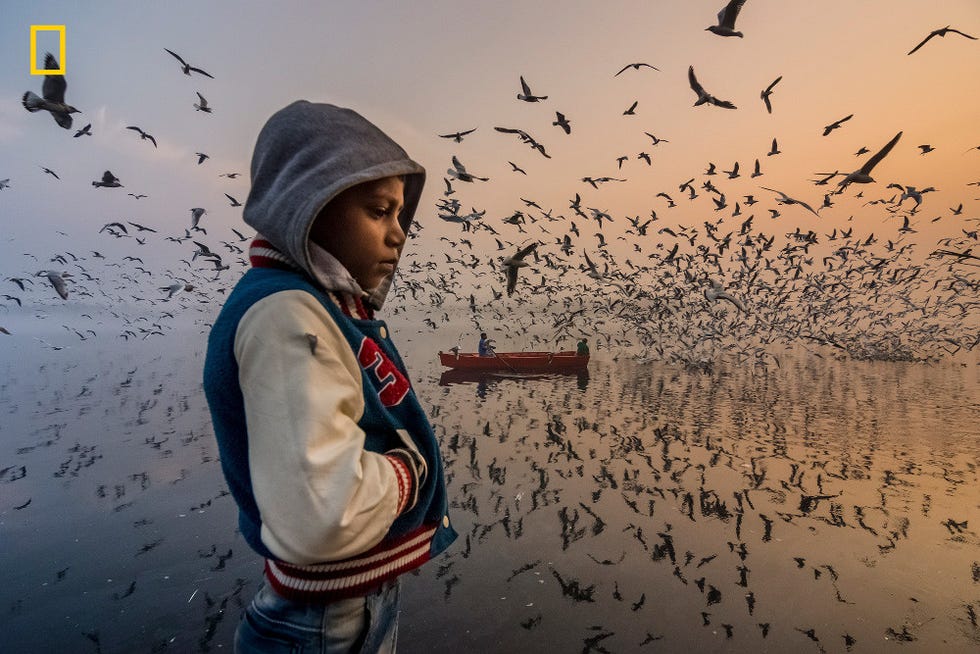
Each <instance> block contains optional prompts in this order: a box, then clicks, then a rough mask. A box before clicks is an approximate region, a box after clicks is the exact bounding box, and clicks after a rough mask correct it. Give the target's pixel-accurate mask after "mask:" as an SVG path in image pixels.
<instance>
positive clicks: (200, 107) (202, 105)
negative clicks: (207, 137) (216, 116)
mask: <svg viewBox="0 0 980 654" xmlns="http://www.w3.org/2000/svg"><path fill="white" fill-rule="evenodd" d="M197 99H198V101H197V102H195V103H194V109H196V110H197V111H203V112H204V113H206V114H209V113H211V107H210V106H208V101H207V100H206V99H205V97H204V96H203V95H201V92H200V91H197Z"/></svg>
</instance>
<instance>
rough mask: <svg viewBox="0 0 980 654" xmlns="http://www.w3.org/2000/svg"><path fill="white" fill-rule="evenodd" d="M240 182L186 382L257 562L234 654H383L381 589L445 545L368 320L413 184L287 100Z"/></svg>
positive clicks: (396, 250) (390, 632)
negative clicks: (197, 366)
mask: <svg viewBox="0 0 980 654" xmlns="http://www.w3.org/2000/svg"><path fill="white" fill-rule="evenodd" d="M251 174H252V188H251V191H250V193H249V196H248V200H247V201H246V204H245V210H244V220H245V222H246V223H247V224H249V225H251V226H252V227H254V228H255V229H256V230H257V232H258V234H257V235H256V238H255V240H254V241H253V242H252V246H251V249H250V252H249V256H250V260H251V263H252V266H253V267H252V268H251V269H250V270H249V271H248V272H247V273H246V274H245V275H244V277H242V279H241V280H240V281H239V282H238V284H237V285H236V287H235V289H234V290H233V291H232V293H231V294H230V295H229V297H228V299H227V301H226V303H225V305H224V307H223V308H222V310H221V313H220V314H219V316H218V318H217V320H216V321H215V323H214V326H213V327H212V329H211V334H210V337H209V340H208V352H207V357H206V360H205V365H204V390H205V394H206V396H207V400H208V405H209V407H210V409H211V417H212V422H213V424H214V431H215V437H216V438H217V441H218V447H219V451H220V454H221V466H222V470H223V472H224V474H225V478H226V480H227V482H228V486H229V489H230V490H231V493H232V495H233V496H234V498H235V501H236V503H237V504H238V507H239V527H240V530H241V532H242V535H243V536H244V537H245V540H246V541H247V542H248V544H249V545H250V546H251V547H252V548H253V549H254V550H255V551H256V552H258V553H259V554H260V555H262V556H263V557H264V558H265V559H266V564H265V583H264V584H263V586H262V588H260V590H259V592H258V593H257V594H256V596H255V598H254V599H253V600H252V603H251V605H250V606H249V607H248V609H247V610H246V612H245V616H244V618H243V621H242V623H241V624H240V625H239V627H238V631H237V632H236V634H235V651H236V652H267V651H285V650H284V649H283V648H284V647H290V646H292V647H294V648H295V649H290V650H289V651H299V649H301V648H302V647H303V646H308V647H310V648H311V650H310V651H313V650H314V649H315V651H323V652H347V651H366V652H375V651H386V652H387V651H394V648H395V639H396V632H397V614H398V577H399V575H401V574H403V573H405V572H407V571H409V570H413V569H415V568H417V567H419V566H420V565H422V564H423V563H425V562H426V561H427V560H429V559H430V558H431V557H434V556H436V555H437V554H439V553H440V552H442V551H443V550H445V549H446V547H448V546H449V544H450V543H451V542H452V541H453V540H454V539H455V537H456V533H455V531H454V530H453V529H452V528H451V527H450V525H449V517H448V516H447V515H446V507H447V499H446V485H445V479H444V477H443V470H442V461H441V458H440V456H439V450H438V444H437V442H436V439H435V436H434V434H433V432H432V428H431V426H430V425H429V422H428V420H427V418H426V416H425V414H424V413H423V411H422V407H421V406H420V404H419V402H418V399H417V398H416V396H415V393H414V391H413V390H412V388H411V384H410V383H409V381H408V378H407V374H406V372H405V367H404V365H403V364H402V361H401V358H400V356H399V355H398V352H397V351H396V349H395V346H394V345H393V344H392V343H391V341H390V340H389V338H388V329H387V326H386V325H385V324H384V323H383V322H382V321H380V320H375V319H374V315H373V311H374V310H375V309H378V308H380V307H381V305H382V303H383V302H384V299H385V295H386V294H387V291H388V288H389V286H390V284H391V279H392V277H393V275H394V271H395V266H396V264H397V262H398V258H399V256H400V254H401V250H402V247H403V246H404V244H405V240H406V239H405V235H406V234H407V233H408V230H409V227H410V225H411V223H412V220H413V217H414V214H415V210H416V208H417V206H418V202H419V197H420V196H421V192H422V185H423V183H424V182H425V170H424V169H423V168H422V167H421V166H420V165H419V164H417V163H415V162H414V161H412V160H411V159H410V158H409V157H408V155H407V154H406V153H405V152H404V150H402V149H401V147H399V146H398V145H397V144H396V143H395V142H394V141H392V140H391V139H390V138H389V137H388V136H387V135H385V134H384V133H383V132H382V131H381V130H379V129H378V128H377V127H375V126H374V125H372V124H371V123H370V122H368V121H367V120H365V119H364V118H362V117H361V116H360V115H358V114H357V113H355V112H353V111H351V110H349V109H342V108H338V107H334V106H332V105H327V104H314V103H310V102H306V101H298V102H295V103H293V104H291V105H289V106H288V107H286V108H284V109H282V110H280V111H279V112H277V113H276V114H274V115H273V116H272V117H271V118H270V119H269V121H268V122H267V123H266V125H265V126H264V127H263V128H262V131H261V132H260V134H259V137H258V140H257V142H256V145H255V151H254V153H253V157H252V167H251ZM303 651H307V650H306V649H303Z"/></svg>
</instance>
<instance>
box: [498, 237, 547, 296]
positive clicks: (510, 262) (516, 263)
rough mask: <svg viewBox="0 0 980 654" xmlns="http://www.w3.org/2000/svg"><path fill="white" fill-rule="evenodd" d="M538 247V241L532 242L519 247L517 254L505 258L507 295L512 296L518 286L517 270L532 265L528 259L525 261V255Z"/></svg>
mask: <svg viewBox="0 0 980 654" xmlns="http://www.w3.org/2000/svg"><path fill="white" fill-rule="evenodd" d="M536 247H538V244H537V242H535V243H531V244H530V245H528V246H527V247H525V248H518V250H517V254H514V255H512V256H509V257H507V258H506V259H504V260H503V266H504V268H506V273H507V297H510V296H511V294H512V293H513V292H514V289H515V288H516V287H517V271H518V270H519V269H521V268H526V267H527V266H529V265H531V264H529V263H528V262H527V261H524V257H526V256H527V255H529V254H531V252H533V251H534V249H535V248H536Z"/></svg>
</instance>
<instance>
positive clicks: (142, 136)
mask: <svg viewBox="0 0 980 654" xmlns="http://www.w3.org/2000/svg"><path fill="white" fill-rule="evenodd" d="M126 129H131V130H133V131H135V132H139V135H140V140H141V141H149V142H150V143H152V144H153V147H157V140H156V139H155V138H153V135H151V134H148V133H146V132H144V131H143V130H142V129H140V128H139V127H137V126H136V125H129V126H128V127H126Z"/></svg>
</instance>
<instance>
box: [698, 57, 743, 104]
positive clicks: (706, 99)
mask: <svg viewBox="0 0 980 654" xmlns="http://www.w3.org/2000/svg"><path fill="white" fill-rule="evenodd" d="M687 81H688V82H689V83H690V85H691V90H692V91H694V92H695V93H697V94H698V99H697V101H696V102H695V103H694V106H695V107H697V106H700V105H702V104H713V105H715V106H716V107H722V108H723V109H735V108H736V107H735V105H734V104H732V103H731V102H730V101H728V100H719V99H718V98H716V97H715V96H713V95H711V94H710V93H708V92H707V91H705V90H704V87H703V86H701V83H700V82H698V78H697V77H695V75H694V66H691V67H689V68H688V69H687Z"/></svg>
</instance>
